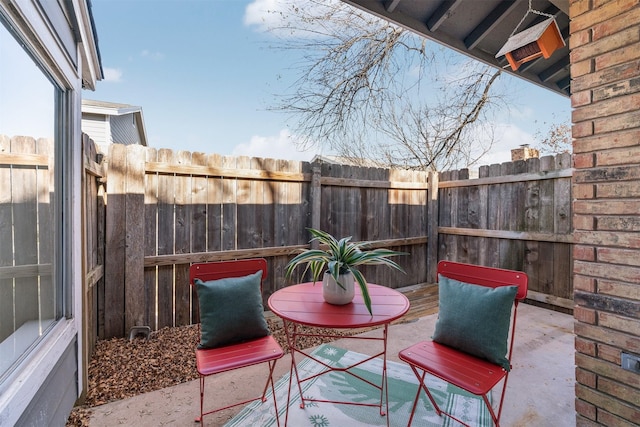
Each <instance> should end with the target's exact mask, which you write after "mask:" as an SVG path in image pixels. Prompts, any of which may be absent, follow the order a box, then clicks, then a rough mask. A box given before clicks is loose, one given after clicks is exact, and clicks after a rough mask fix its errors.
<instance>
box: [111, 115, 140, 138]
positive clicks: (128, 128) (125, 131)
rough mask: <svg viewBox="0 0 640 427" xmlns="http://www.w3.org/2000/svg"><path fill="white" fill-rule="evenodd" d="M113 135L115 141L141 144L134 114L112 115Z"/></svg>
mask: <svg viewBox="0 0 640 427" xmlns="http://www.w3.org/2000/svg"><path fill="white" fill-rule="evenodd" d="M111 136H112V139H113V142H115V143H118V144H124V145H131V144H139V143H140V134H139V133H138V128H137V126H136V123H135V120H134V115H133V114H124V115H122V116H111Z"/></svg>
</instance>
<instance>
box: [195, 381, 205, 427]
mask: <svg viewBox="0 0 640 427" xmlns="http://www.w3.org/2000/svg"><path fill="white" fill-rule="evenodd" d="M204 378H205V377H204V376H203V375H200V416H199V417H197V418H196V422H197V423H202V418H203V417H204Z"/></svg>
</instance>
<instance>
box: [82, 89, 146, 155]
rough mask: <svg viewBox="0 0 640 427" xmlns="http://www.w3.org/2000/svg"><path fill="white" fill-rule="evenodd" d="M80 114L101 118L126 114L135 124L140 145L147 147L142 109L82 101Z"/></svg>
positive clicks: (113, 103)
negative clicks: (130, 116)
mask: <svg viewBox="0 0 640 427" xmlns="http://www.w3.org/2000/svg"><path fill="white" fill-rule="evenodd" d="M82 113H83V115H84V114H97V115H103V116H109V117H119V116H124V115H127V114H132V115H133V116H134V119H135V121H136V124H137V129H138V134H139V135H138V137H139V143H140V145H144V146H147V145H148V143H147V131H146V128H145V124H144V117H143V115H142V107H139V106H136V105H129V104H120V103H116V102H107V101H96V100H92V99H83V100H82ZM89 136H91V135H89ZM116 142H117V141H116Z"/></svg>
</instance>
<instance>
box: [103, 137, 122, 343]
mask: <svg viewBox="0 0 640 427" xmlns="http://www.w3.org/2000/svg"><path fill="white" fill-rule="evenodd" d="M125 167H126V148H125V147H124V146H121V145H119V144H113V145H111V146H110V147H109V187H108V191H109V194H108V196H107V197H108V198H107V206H108V209H107V218H106V242H105V244H106V250H105V251H106V256H105V271H107V272H108V274H107V275H106V276H105V295H104V298H105V307H107V308H108V309H107V310H106V311H105V337H106V338H111V337H120V336H123V334H125V330H124V327H125V326H124V317H125V300H124V280H125V271H124V268H123V266H124V265H125V262H126V259H125V232H126V204H125V197H124V195H125V192H126V181H125Z"/></svg>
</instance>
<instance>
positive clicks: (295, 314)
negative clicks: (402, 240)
mask: <svg viewBox="0 0 640 427" xmlns="http://www.w3.org/2000/svg"><path fill="white" fill-rule="evenodd" d="M368 289H369V294H370V295H371V309H372V312H373V315H371V314H369V312H368V311H367V308H366V306H365V305H364V301H363V299H362V294H361V292H360V287H359V286H356V292H355V297H354V299H353V302H352V303H349V304H346V305H332V304H328V303H326V302H325V301H324V299H323V298H322V282H318V283H315V284H314V283H313V282H308V283H301V284H298V285H293V286H289V287H286V288H283V289H279V290H278V291H276V292H274V293H273V294H272V295H271V296H270V297H269V302H268V303H269V308H270V309H271V311H272V312H273V313H274V314H276V315H277V316H279V317H280V318H282V320H283V322H284V328H285V331H286V334H287V341H288V344H289V349H290V351H291V368H290V372H289V373H290V375H289V394H288V397H287V412H286V414H287V415H286V417H285V426H286V425H287V422H288V420H289V410H288V408H289V402H290V399H291V387H292V381H293V377H294V375H295V378H296V382H297V384H298V393H299V395H300V407H301V408H304V405H305V401H306V402H327V403H343V404H351V405H359V406H373V407H377V408H379V410H380V415H381V416H384V415H386V414H387V413H388V412H389V402H388V390H387V336H388V329H389V324H390V323H391V322H393V321H394V320H396V319H399V318H400V317H402V316H404V314H405V313H406V312H407V311H408V310H409V300H408V299H407V297H405V296H404V295H403V294H402V293H400V292H398V291H396V290H395V289H391V288H387V287H384V286H379V285H374V284H369V285H368ZM301 325H304V326H311V327H315V328H328V329H359V328H367V327H371V326H383V327H382V328H381V329H382V336H380V337H357V336H353V337H349V338H350V339H363V340H377V341H380V342H381V344H382V349H381V350H380V352H379V353H377V354H374V355H372V356H370V357H368V358H367V359H365V360H364V361H361V362H359V363H357V365H354V366H349V367H341V368H336V367H331V366H328V365H326V364H325V363H323V362H321V361H319V360H318V359H316V358H314V357H313V356H312V355H310V354H309V353H308V352H305V351H303V350H302V349H300V348H299V347H298V345H297V344H298V337H303V336H305V337H309V336H311V337H333V338H344V337H342V336H337V335H331V334H326V333H321V332H318V333H313V332H302V331H301V330H300V326H301ZM298 354H299V355H302V356H303V357H308V358H310V359H312V360H313V361H315V362H316V363H320V364H322V365H323V366H324V367H325V368H326V370H324V371H322V372H321V373H319V374H316V375H313V376H311V377H309V378H300V376H299V373H298V368H297V364H296V355H298ZM381 356H382V361H383V362H382V381H381V384H373V383H371V382H370V381H367V380H365V379H364V378H362V377H360V376H358V375H356V374H354V373H353V372H351V371H350V370H351V369H352V368H354V367H355V366H359V365H361V364H362V363H364V362H366V361H369V360H372V359H375V358H377V357H381ZM331 371H341V372H347V373H349V374H350V375H352V376H354V377H356V378H359V379H360V380H362V381H364V382H366V383H368V384H370V385H371V386H373V387H375V388H377V389H378V390H380V402H379V403H377V404H366V403H356V402H336V401H329V400H316V399H310V398H307V397H304V396H303V395H302V386H301V384H303V383H304V382H305V381H309V380H311V379H313V378H316V377H318V376H320V375H324V374H326V373H328V372H331ZM383 406H384V409H383ZM388 425H389V419H388V417H387V426H388Z"/></svg>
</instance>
